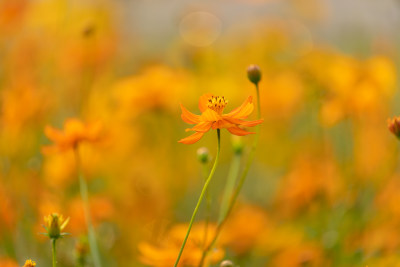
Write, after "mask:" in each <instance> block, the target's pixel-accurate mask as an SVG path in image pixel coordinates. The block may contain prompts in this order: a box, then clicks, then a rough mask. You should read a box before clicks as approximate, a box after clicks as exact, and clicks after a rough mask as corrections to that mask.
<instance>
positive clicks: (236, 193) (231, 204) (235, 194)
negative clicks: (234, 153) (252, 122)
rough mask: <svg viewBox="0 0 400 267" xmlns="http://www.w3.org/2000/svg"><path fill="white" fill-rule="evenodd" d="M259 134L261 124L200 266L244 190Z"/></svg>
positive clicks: (258, 115) (259, 114)
mask: <svg viewBox="0 0 400 267" xmlns="http://www.w3.org/2000/svg"><path fill="white" fill-rule="evenodd" d="M256 91H257V117H258V119H260V118H261V107H260V92H259V90H258V84H256ZM259 135H260V125H257V126H256V134H255V137H254V142H253V145H252V147H251V151H250V155H249V158H248V160H247V162H246V166H245V168H244V170H243V173H242V175H241V176H240V179H239V182H238V185H237V187H236V189H235V191H234V192H233V194H232V197H231V200H230V202H229V206H228V209H227V211H226V213H225V216H224V218H223V219H222V220H220V221H219V223H218V225H217V229H216V230H215V234H214V237H213V238H212V240H211V242H210V244H209V245H208V246H207V247H206V249H205V250H204V251H203V255H202V256H201V259H200V263H199V267H202V266H203V264H204V261H205V258H206V257H207V254H208V252H209V251H210V250H211V249H212V248H213V246H214V244H215V242H216V241H217V239H218V237H219V235H220V233H221V230H222V228H223V226H224V225H225V222H226V220H227V219H228V217H229V215H230V214H231V212H232V210H233V207H234V206H235V203H236V200H237V198H238V196H239V193H240V191H241V190H242V187H243V184H244V182H245V180H246V177H247V174H248V173H249V170H250V166H251V164H252V163H253V160H254V157H255V152H256V148H257V145H258V140H259Z"/></svg>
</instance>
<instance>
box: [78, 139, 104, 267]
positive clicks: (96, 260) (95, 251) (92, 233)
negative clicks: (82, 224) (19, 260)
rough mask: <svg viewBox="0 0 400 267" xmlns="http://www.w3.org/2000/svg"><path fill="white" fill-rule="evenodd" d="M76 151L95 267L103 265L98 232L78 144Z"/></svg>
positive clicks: (80, 187)
mask: <svg viewBox="0 0 400 267" xmlns="http://www.w3.org/2000/svg"><path fill="white" fill-rule="evenodd" d="M74 153H75V160H76V168H77V172H78V176H79V189H80V193H81V198H82V202H83V212H84V215H85V220H86V225H87V230H88V241H89V246H90V253H91V255H92V258H93V265H94V266H95V267H101V260H100V255H99V249H98V247H97V242H96V234H95V231H94V227H93V224H92V220H91V217H90V208H89V194H88V189H87V184H86V181H85V178H84V177H83V174H82V168H81V160H80V157H79V151H78V146H76V147H75V148H74Z"/></svg>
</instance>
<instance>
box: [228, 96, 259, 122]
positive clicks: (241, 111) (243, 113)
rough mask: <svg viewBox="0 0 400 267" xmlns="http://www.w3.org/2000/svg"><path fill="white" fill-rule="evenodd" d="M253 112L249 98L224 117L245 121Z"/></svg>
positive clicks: (251, 101) (251, 99)
mask: <svg viewBox="0 0 400 267" xmlns="http://www.w3.org/2000/svg"><path fill="white" fill-rule="evenodd" d="M253 110H254V105H253V97H252V96H249V97H248V98H247V99H246V100H245V101H244V102H243V104H242V105H240V107H238V108H235V109H234V110H232V111H231V112H229V113H228V114H225V116H226V117H232V118H236V119H245V118H247V116H249V115H250V114H251V113H252V112H253Z"/></svg>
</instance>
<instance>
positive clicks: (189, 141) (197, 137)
mask: <svg viewBox="0 0 400 267" xmlns="http://www.w3.org/2000/svg"><path fill="white" fill-rule="evenodd" d="M203 135H204V133H199V132H198V133H194V134H192V135H189V136H188V137H186V138H183V139H181V140H179V141H178V142H179V143H182V144H186V145H191V144H194V143H196V142H197V141H199V140H200V139H201V138H202V137H203Z"/></svg>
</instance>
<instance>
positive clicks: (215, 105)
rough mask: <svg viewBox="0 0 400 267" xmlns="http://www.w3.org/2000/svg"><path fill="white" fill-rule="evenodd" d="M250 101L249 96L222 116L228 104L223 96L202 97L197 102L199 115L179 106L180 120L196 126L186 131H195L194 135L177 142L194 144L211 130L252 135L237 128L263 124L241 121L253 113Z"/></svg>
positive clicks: (251, 99)
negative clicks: (224, 130)
mask: <svg viewBox="0 0 400 267" xmlns="http://www.w3.org/2000/svg"><path fill="white" fill-rule="evenodd" d="M252 101H253V98H252V97H251V96H249V97H248V98H247V100H246V101H244V103H243V104H242V105H241V106H240V107H238V108H236V109H234V110H232V111H231V112H229V113H228V114H222V112H223V110H224V108H225V107H226V105H227V104H228V101H227V100H226V99H225V97H223V96H222V97H221V96H214V95H212V94H205V95H202V96H201V97H200V100H199V109H200V111H201V112H202V114H201V115H196V114H193V113H191V112H190V111H188V110H187V109H186V108H185V107H184V106H183V105H181V109H182V116H181V117H182V120H183V121H184V122H186V123H189V124H196V126H194V127H193V128H189V129H186V131H195V132H196V133H194V134H192V135H190V136H188V137H186V138H183V139H181V140H179V143H183V144H194V143H196V142H197V141H199V140H200V139H201V138H202V137H203V135H204V134H205V133H206V132H208V131H209V130H210V129H211V128H212V129H214V130H215V129H223V128H226V129H227V130H228V131H229V132H230V133H231V134H234V135H239V136H242V135H248V134H253V133H254V132H248V131H245V130H243V129H242V128H240V127H239V126H245V127H253V126H256V125H258V124H260V123H262V122H263V120H255V121H244V120H243V119H246V118H247V117H248V116H249V115H250V114H251V112H253V109H254V104H253V102H252Z"/></svg>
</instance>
